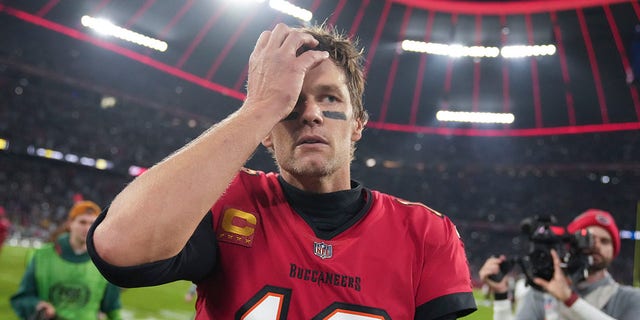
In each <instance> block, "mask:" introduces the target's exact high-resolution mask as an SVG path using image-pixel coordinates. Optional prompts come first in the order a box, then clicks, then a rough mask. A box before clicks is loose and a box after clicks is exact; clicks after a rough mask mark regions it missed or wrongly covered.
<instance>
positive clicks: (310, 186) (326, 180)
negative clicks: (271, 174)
mask: <svg viewBox="0 0 640 320" xmlns="http://www.w3.org/2000/svg"><path fill="white" fill-rule="evenodd" d="M280 174H281V176H282V178H283V179H284V180H285V181H286V182H287V183H289V184H290V185H292V186H294V187H296V188H298V189H300V190H302V191H306V192H311V193H331V192H337V191H344V190H349V189H351V175H350V172H349V171H348V170H347V172H346V173H342V174H337V173H334V174H332V175H329V176H324V177H309V176H297V175H293V174H291V173H290V172H286V171H282V172H281V173H280Z"/></svg>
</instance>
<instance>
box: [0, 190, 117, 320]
mask: <svg viewBox="0 0 640 320" xmlns="http://www.w3.org/2000/svg"><path fill="white" fill-rule="evenodd" d="M101 211H102V210H101V209H100V207H99V206H98V205H97V204H96V203H94V202H92V201H79V202H76V204H75V205H74V206H73V207H72V208H71V210H70V211H69V217H68V219H67V221H66V223H65V225H64V229H63V230H62V233H60V234H59V235H56V234H54V236H53V237H52V242H50V243H47V244H45V245H44V246H42V247H41V248H39V249H37V250H35V251H34V252H33V254H32V257H30V259H29V263H28V265H27V269H26V271H25V273H24V276H23V277H22V281H21V282H20V287H19V288H18V292H16V293H15V294H14V295H13V296H12V297H11V299H10V302H11V307H12V308H13V310H14V311H15V312H16V314H17V315H18V316H19V317H20V318H21V319H56V320H65V319H73V320H85V319H87V320H88V319H92V320H95V319H99V318H100V317H103V316H104V315H106V317H107V318H108V319H112V320H113V319H116V320H120V319H122V316H121V314H120V309H121V302H120V288H118V287H116V286H115V285H113V284H111V283H109V282H108V281H107V280H106V279H105V278H104V277H103V276H102V275H101V274H100V272H99V271H98V270H97V269H96V267H95V266H94V264H93V262H92V261H91V259H90V258H89V255H88V254H87V244H86V238H87V232H88V230H89V227H90V226H91V224H92V223H93V221H95V219H96V217H97V216H98V215H99V214H100V212H101ZM100 319H102V318H100Z"/></svg>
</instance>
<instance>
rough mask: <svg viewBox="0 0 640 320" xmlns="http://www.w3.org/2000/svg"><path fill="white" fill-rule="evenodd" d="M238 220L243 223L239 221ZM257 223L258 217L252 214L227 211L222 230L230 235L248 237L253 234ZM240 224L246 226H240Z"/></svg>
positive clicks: (234, 210) (233, 210)
mask: <svg viewBox="0 0 640 320" xmlns="http://www.w3.org/2000/svg"><path fill="white" fill-rule="evenodd" d="M234 218H236V219H234ZM238 219H240V220H241V221H242V222H240V221H238ZM234 220H235V221H234ZM256 222H257V219H256V216H254V215H253V214H251V213H248V212H244V211H240V210H238V209H227V210H225V212H224V217H223V218H222V229H223V230H224V231H226V232H229V233H235V234H238V235H241V236H245V237H248V236H250V235H252V234H253V232H254V230H255V225H256ZM239 224H242V225H244V226H240V225H239Z"/></svg>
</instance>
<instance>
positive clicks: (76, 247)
mask: <svg viewBox="0 0 640 320" xmlns="http://www.w3.org/2000/svg"><path fill="white" fill-rule="evenodd" d="M69 244H70V245H71V250H73V253H75V254H83V253H85V252H87V243H86V242H84V241H78V240H76V241H74V238H73V237H69Z"/></svg>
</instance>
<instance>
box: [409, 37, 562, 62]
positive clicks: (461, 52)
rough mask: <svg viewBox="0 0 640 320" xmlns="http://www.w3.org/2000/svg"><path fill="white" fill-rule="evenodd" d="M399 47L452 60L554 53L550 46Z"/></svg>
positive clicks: (426, 44) (416, 44)
mask: <svg viewBox="0 0 640 320" xmlns="http://www.w3.org/2000/svg"><path fill="white" fill-rule="evenodd" d="M401 47H402V50H404V51H411V52H419V53H427V54H435V55H441V56H449V57H453V58H458V57H472V58H496V57H498V56H500V55H501V56H502V57H503V58H522V57H534V56H550V55H554V54H555V53H556V46H554V45H552V44H546V45H534V46H505V47H502V48H498V47H484V46H465V45H461V44H444V43H435V42H423V41H415V40H403V41H402V45H401Z"/></svg>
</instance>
